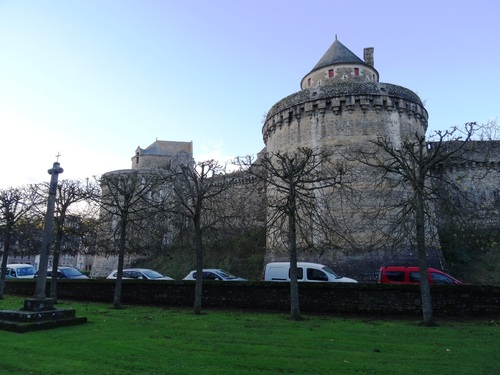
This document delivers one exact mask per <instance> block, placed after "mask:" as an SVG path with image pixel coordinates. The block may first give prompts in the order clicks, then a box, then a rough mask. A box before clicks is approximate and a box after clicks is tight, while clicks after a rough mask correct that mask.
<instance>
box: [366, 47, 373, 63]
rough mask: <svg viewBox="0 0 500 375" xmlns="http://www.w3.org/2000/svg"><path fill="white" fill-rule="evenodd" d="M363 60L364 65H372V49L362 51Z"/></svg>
mask: <svg viewBox="0 0 500 375" xmlns="http://www.w3.org/2000/svg"><path fill="white" fill-rule="evenodd" d="M363 58H364V60H365V64H367V65H370V66H374V65H373V47H367V48H365V49H364V53H363Z"/></svg>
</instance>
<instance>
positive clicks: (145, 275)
mask: <svg viewBox="0 0 500 375" xmlns="http://www.w3.org/2000/svg"><path fill="white" fill-rule="evenodd" d="M117 274H118V271H117V270H114V271H113V272H111V273H110V274H109V275H108V277H106V279H116V275H117ZM122 278H123V279H142V280H173V279H172V278H171V277H168V276H165V275H162V274H161V273H159V272H156V271H154V270H150V269H147V268H127V269H124V270H123V275H122Z"/></svg>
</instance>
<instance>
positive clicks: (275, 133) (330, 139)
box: [262, 39, 441, 278]
mask: <svg viewBox="0 0 500 375" xmlns="http://www.w3.org/2000/svg"><path fill="white" fill-rule="evenodd" d="M300 87H301V90H300V91H299V92H296V93H294V94H291V95H289V96H287V97H286V98H284V99H282V100H281V101H279V102H278V103H276V104H274V105H273V106H272V108H271V109H270V110H269V112H268V114H267V117H266V119H265V122H264V125H263V128H262V135H263V139H264V143H265V145H266V151H267V152H268V153H269V154H272V153H277V152H281V153H283V152H293V150H297V149H298V148H300V147H306V148H310V149H314V150H326V151H330V152H331V153H332V155H333V156H331V157H330V158H331V159H336V160H330V161H331V162H335V161H336V162H340V160H341V159H342V158H344V157H345V155H346V154H348V153H349V152H352V150H354V149H360V148H361V149H362V148H366V147H370V144H371V143H370V141H372V140H376V139H377V138H386V139H390V141H391V142H392V143H393V144H395V145H398V144H400V143H401V141H402V139H404V138H405V137H408V136H412V135H414V134H420V135H423V134H425V132H426V130H427V119H428V114H427V111H426V110H425V108H424V106H423V104H422V101H421V100H420V98H419V97H418V96H417V95H416V94H415V93H414V92H412V91H411V90H409V89H407V88H404V87H401V86H397V85H394V84H390V83H382V82H379V73H378V71H377V70H376V69H375V67H374V49H373V48H366V49H365V50H364V60H362V59H360V58H359V57H357V56H356V55H355V54H354V53H353V52H351V51H350V50H349V49H348V48H347V47H346V46H344V45H343V44H342V43H341V42H340V41H339V40H338V39H335V41H334V42H333V44H332V45H331V46H330V48H329V49H328V50H327V51H326V53H325V54H324V55H323V57H322V58H321V59H320V60H319V62H318V63H317V64H316V65H315V66H314V67H313V69H312V70H311V71H310V72H309V73H307V74H306V75H305V76H304V77H303V78H302V80H301V82H300ZM351 167H352V168H353V171H354V172H353V175H352V178H351V183H352V184H353V186H356V188H357V191H358V194H359V197H358V198H357V199H356V205H350V206H349V205H348V204H347V202H348V200H349V199H348V197H347V196H345V194H346V193H342V192H341V191H339V192H337V193H335V194H333V198H331V199H330V201H329V202H326V203H325V204H326V205H328V208H327V209H325V212H326V213H328V214H331V215H332V218H331V220H330V224H329V226H330V227H329V228H328V229H329V230H330V231H331V232H332V233H333V232H336V234H337V235H336V236H335V237H334V240H333V241H332V240H330V241H329V242H325V241H321V239H315V240H316V243H315V244H314V245H313V247H312V248H310V249H309V250H307V249H304V251H302V252H300V251H299V254H298V257H299V259H300V260H304V261H305V260H307V261H317V262H321V263H324V264H328V265H330V266H331V267H332V268H334V269H336V270H339V272H342V273H345V274H348V275H356V276H357V277H360V278H370V277H371V278H373V277H374V275H375V274H376V270H377V269H378V267H380V266H381V265H383V264H389V263H398V264H401V263H413V262H415V261H416V257H417V254H416V247H415V244H414V243H413V241H412V239H411V238H407V239H406V240H405V241H404V242H403V243H401V242H399V243H398V244H397V246H396V245H394V244H391V241H387V239H391V238H390V237H391V234H390V233H387V232H386V233H384V231H387V230H388V229H389V226H388V225H387V224H388V223H389V222H390V221H391V215H393V213H391V212H390V211H385V212H384V214H383V215H381V214H380V212H381V211H379V210H375V211H374V210H373V208H374V206H377V207H382V206H383V205H384V204H386V203H387V201H383V200H385V199H386V196H385V194H382V192H381V191H378V190H377V189H378V187H376V186H375V185H374V183H373V181H372V180H370V173H368V171H367V169H366V168H363V166H361V165H360V164H356V163H351ZM401 193H403V194H404V192H401ZM382 196H383V197H384V198H383V199H382ZM351 202H352V199H351ZM370 210H371V213H368V212H370ZM361 212H364V213H363V214H361ZM367 213H368V214H367ZM312 230H314V228H312ZM384 239H385V243H382V241H384ZM280 243H283V241H282V240H281V241H280V240H279V239H278V240H276V238H273V237H272V235H270V234H269V235H268V241H267V256H266V260H282V259H286V257H287V254H286V252H284V251H283V246H282V245H281V246H280ZM429 251H430V255H431V261H432V262H433V263H434V265H439V263H440V262H441V255H440V253H439V251H438V250H437V244H435V243H434V244H432V243H431V244H430V248H429ZM360 270H365V271H360Z"/></svg>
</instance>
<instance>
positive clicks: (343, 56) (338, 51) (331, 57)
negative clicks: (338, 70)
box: [311, 37, 365, 72]
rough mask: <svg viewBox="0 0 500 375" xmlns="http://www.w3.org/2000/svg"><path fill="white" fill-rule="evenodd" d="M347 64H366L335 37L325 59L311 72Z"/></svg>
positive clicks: (324, 56)
mask: <svg viewBox="0 0 500 375" xmlns="http://www.w3.org/2000/svg"><path fill="white" fill-rule="evenodd" d="M345 63H355V64H365V62H364V61H363V60H361V59H360V58H359V57H358V56H356V55H355V54H354V53H352V52H351V51H350V50H349V48H347V47H346V46H344V45H343V44H342V43H340V42H339V41H338V39H337V37H335V41H334V42H333V44H332V45H331V46H330V48H328V50H327V51H326V52H325V54H324V55H323V57H322V58H321V59H320V60H319V62H318V63H317V64H316V66H315V67H314V68H313V69H312V70H311V72H313V71H315V70H317V69H320V68H324V67H325V66H329V65H333V64H345Z"/></svg>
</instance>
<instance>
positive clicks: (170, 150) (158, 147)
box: [137, 140, 193, 155]
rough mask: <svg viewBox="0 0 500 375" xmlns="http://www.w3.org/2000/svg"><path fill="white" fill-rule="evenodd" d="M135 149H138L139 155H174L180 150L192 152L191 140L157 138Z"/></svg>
mask: <svg viewBox="0 0 500 375" xmlns="http://www.w3.org/2000/svg"><path fill="white" fill-rule="evenodd" d="M137 151H139V152H140V154H141V155H175V154H176V153H178V152H180V151H185V152H188V153H189V154H192V152H193V150H192V143H191V142H174V141H158V140H156V141H155V142H154V143H153V144H151V145H149V146H148V147H146V148H140V147H137Z"/></svg>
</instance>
